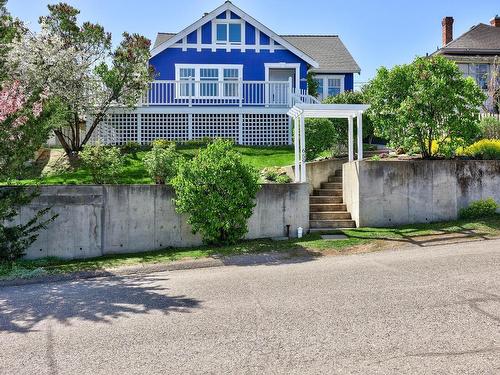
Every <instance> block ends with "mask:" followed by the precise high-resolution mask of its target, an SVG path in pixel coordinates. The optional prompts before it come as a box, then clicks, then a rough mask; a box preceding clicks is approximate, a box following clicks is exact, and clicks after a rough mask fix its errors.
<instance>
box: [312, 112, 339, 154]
mask: <svg viewBox="0 0 500 375" xmlns="http://www.w3.org/2000/svg"><path fill="white" fill-rule="evenodd" d="M345 134H347V133H346V132H345ZM342 135H344V134H341V133H339V132H338V131H337V129H336V128H335V126H334V124H333V122H332V121H330V120H329V119H324V118H311V119H306V120H305V137H306V158H307V160H313V159H315V158H317V157H318V156H320V155H321V153H322V152H323V151H327V150H331V149H332V148H333V147H334V145H335V144H337V143H339V142H342ZM346 141H347V138H346Z"/></svg>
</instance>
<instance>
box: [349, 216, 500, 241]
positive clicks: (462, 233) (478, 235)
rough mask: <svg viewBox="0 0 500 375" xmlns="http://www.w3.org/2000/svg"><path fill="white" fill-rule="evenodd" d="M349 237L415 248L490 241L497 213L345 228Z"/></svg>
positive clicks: (497, 230)
mask: <svg viewBox="0 0 500 375" xmlns="http://www.w3.org/2000/svg"><path fill="white" fill-rule="evenodd" d="M344 233H345V234H346V235H347V236H349V237H350V238H358V239H370V240H383V241H393V242H399V243H408V244H411V245H415V246H419V247H429V246H438V245H442V244H446V243H454V244H459V243H466V242H470V241H475V240H478V239H480V240H490V239H491V236H492V235H498V234H500V215H495V216H493V217H490V218H484V219H482V220H477V221H472V222H471V221H453V222H439V223H430V224H416V225H406V226H401V227H397V228H392V229H391V228H359V229H352V230H351V229H349V230H345V231H344Z"/></svg>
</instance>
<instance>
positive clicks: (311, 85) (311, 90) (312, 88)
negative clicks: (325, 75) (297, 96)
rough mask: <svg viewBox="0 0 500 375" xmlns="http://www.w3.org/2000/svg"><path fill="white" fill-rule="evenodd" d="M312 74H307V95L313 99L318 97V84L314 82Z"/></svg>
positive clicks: (314, 76)
mask: <svg viewBox="0 0 500 375" xmlns="http://www.w3.org/2000/svg"><path fill="white" fill-rule="evenodd" d="M315 78H316V75H315V74H314V72H311V71H309V72H307V93H308V94H309V95H311V96H314V97H315V98H316V97H318V88H319V83H318V81H316V79H315Z"/></svg>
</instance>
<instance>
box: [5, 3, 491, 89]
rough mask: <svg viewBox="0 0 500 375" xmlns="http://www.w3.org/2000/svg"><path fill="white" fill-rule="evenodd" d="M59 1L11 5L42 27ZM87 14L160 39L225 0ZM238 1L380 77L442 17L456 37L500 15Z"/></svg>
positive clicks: (481, 6) (429, 39)
mask: <svg viewBox="0 0 500 375" xmlns="http://www.w3.org/2000/svg"><path fill="white" fill-rule="evenodd" d="M55 2H57V1H55V0H53V1H47V0H9V1H8V3H7V6H8V8H9V10H10V12H11V13H12V14H13V15H15V16H17V17H19V18H21V19H23V20H24V21H28V22H29V23H30V25H31V26H32V27H33V28H36V26H37V19H38V16H40V15H42V14H46V13H47V10H46V5H47V4H50V3H55ZM66 2H68V3H70V4H72V5H74V6H75V7H77V8H79V9H80V10H81V20H90V21H93V22H98V23H100V24H101V25H103V26H104V27H105V29H106V30H107V31H110V32H112V34H113V39H114V42H116V41H117V40H119V35H120V34H121V33H122V32H123V31H129V32H137V33H141V34H143V35H145V36H147V37H148V38H150V39H152V40H154V37H155V35H156V33H157V32H158V31H164V32H178V31H180V30H181V29H183V28H184V27H186V26H189V25H190V24H191V23H193V22H194V21H195V20H197V19H198V18H200V17H201V16H202V15H203V13H204V12H209V11H212V10H213V9H215V8H216V7H218V6H219V5H220V4H222V2H223V0H175V1H174V0H66ZM233 3H234V4H235V5H237V6H238V7H240V8H241V9H243V10H244V11H246V12H247V13H249V14H250V15H252V16H253V17H254V18H256V19H257V20H259V21H260V22H262V23H263V24H265V25H266V26H267V27H269V28H270V29H271V30H273V31H275V32H276V33H278V34H338V35H339V36H340V37H341V38H342V40H343V41H344V43H345V44H346V46H347V48H348V49H349V50H350V51H351V53H352V55H353V56H354V58H355V59H356V61H357V62H358V64H359V65H360V66H361V76H355V80H356V81H366V80H368V79H370V78H371V77H373V75H374V74H375V72H376V69H377V68H378V67H379V66H381V65H384V66H388V67H391V66H393V65H395V64H400V63H405V62H409V61H411V60H412V59H413V58H414V57H415V56H416V55H424V54H425V53H426V52H432V51H434V50H435V49H436V47H437V46H439V45H440V44H441V19H442V18H443V17H444V16H453V17H454V18H455V25H454V26H455V27H454V32H455V34H454V35H455V36H458V35H460V34H461V33H463V32H465V31H467V30H468V29H469V28H470V27H471V26H473V25H475V24H478V23H480V22H482V23H486V24H488V23H489V20H490V19H491V18H492V17H493V16H494V15H495V14H500V2H499V0H480V1H477V2H474V1H470V0H467V1H466V0H420V1H405V0H399V1H395V0H394V1H390V0H384V1H382V0H379V1H375V0H372V1H370V0H349V1H346V0H344V1H337V0H309V1H304V0H300V1H299V0H288V1H283V0H234V1H233Z"/></svg>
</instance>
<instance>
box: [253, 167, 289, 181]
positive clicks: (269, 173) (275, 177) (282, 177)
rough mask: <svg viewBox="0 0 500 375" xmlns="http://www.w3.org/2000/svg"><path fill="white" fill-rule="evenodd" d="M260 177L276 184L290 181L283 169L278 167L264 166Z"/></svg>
mask: <svg viewBox="0 0 500 375" xmlns="http://www.w3.org/2000/svg"><path fill="white" fill-rule="evenodd" d="M261 177H262V179H263V180H264V181H265V182H276V183H278V184H288V183H289V182H291V181H292V179H291V178H290V176H288V175H287V174H286V172H285V170H284V169H282V168H278V167H269V168H264V169H263V170H262V171H261Z"/></svg>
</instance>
